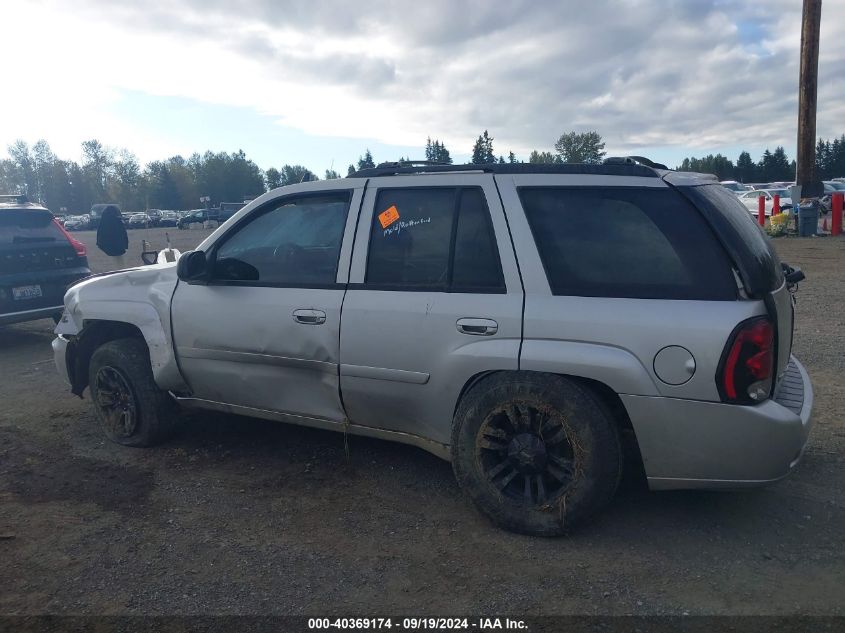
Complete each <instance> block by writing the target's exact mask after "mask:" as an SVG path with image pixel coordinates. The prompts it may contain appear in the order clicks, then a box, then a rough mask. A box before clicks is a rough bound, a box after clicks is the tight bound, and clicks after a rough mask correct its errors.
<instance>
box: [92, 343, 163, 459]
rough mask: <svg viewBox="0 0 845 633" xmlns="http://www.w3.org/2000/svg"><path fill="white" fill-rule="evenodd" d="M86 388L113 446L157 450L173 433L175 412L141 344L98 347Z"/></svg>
mask: <svg viewBox="0 0 845 633" xmlns="http://www.w3.org/2000/svg"><path fill="white" fill-rule="evenodd" d="M88 384H89V388H90V393H91V400H92V402H93V403H94V415H95V417H96V418H97V422H98V423H99V425H100V428H101V429H102V430H103V433H105V434H106V437H108V438H109V439H110V440H112V441H113V442H116V443H118V444H123V445H124V446H155V445H156V444H160V443H161V442H163V441H164V440H166V439H167V438H168V437H170V436H171V435H172V433H173V430H174V428H175V426H176V417H177V408H176V405H175V403H174V402H173V400H172V399H171V398H170V396H169V395H168V394H167V393H166V392H164V391H162V390H161V389H159V388H158V385H156V383H155V380H153V372H152V368H151V367H150V356H149V350H148V348H147V345H146V343H145V342H144V341H143V340H141V339H137V338H124V339H117V340H114V341H109V342H108V343H105V344H103V345H102V346H100V347H99V348H97V350H96V351H95V352H94V354H93V355H92V356H91V363H90V369H89V373H88Z"/></svg>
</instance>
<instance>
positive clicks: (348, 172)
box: [346, 165, 355, 176]
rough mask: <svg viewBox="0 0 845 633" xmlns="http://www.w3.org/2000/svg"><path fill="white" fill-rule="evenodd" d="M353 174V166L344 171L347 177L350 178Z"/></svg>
mask: <svg viewBox="0 0 845 633" xmlns="http://www.w3.org/2000/svg"><path fill="white" fill-rule="evenodd" d="M354 173H355V165H350V166H349V167H348V168H347V169H346V175H347V176H351V175H352V174H354Z"/></svg>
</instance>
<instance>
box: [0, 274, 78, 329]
mask: <svg viewBox="0 0 845 633" xmlns="http://www.w3.org/2000/svg"><path fill="white" fill-rule="evenodd" d="M80 259H82V260H83V261H85V262H87V260H85V258H80ZM90 274H91V271H90V270H89V269H88V266H87V265H85V266H77V267H74V268H63V269H56V270H33V271H28V272H17V273H5V274H3V275H0V325H8V324H10V323H22V322H24V321H35V320H37V319H44V318H48V317H51V316H53V315H55V314H61V313H62V311H64V309H65V306H64V296H65V292H66V291H67V289H68V288H69V287H70V286H72V285H73V284H74V283H76V282H77V281H79V280H80V279H84V278H85V277H88V276H89V275H90ZM29 285H37V286H39V287H40V288H41V292H42V296H40V297H38V298H32V299H26V300H23V301H15V300H14V299H12V294H13V288H14V287H16V286H29Z"/></svg>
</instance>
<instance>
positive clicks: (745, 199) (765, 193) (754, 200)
mask: <svg viewBox="0 0 845 633" xmlns="http://www.w3.org/2000/svg"><path fill="white" fill-rule="evenodd" d="M775 195H778V196H780V208H781V211H786V210H787V209H791V208H792V198H790V197H789V189H755V190H753V191H746V192H744V193H740V194H739V196H738V197H739V201H740V202H742V204H744V205H745V208H746V209H748V210H749V211H750V212H751V213H752V214H753V215H757V211H758V206H757V205H759V204H760V203H759V202H758V200H759V199H760V198H764V199H765V200H766V215H767V216H770V215H772V205H773V204H774V196H775Z"/></svg>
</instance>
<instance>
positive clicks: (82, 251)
mask: <svg viewBox="0 0 845 633" xmlns="http://www.w3.org/2000/svg"><path fill="white" fill-rule="evenodd" d="M53 222H55V223H56V226H57V227H59V230H60V231H61V232H62V233H64V235H65V237H66V238H67V241H68V242H70V245H71V246H73V250H75V251H76V254H77V256H79V257H85V256H86V255H87V254H88V249H87V248H86V247H85V244H83V243H82V242H80V241H79V240H77V239H75V238H74V237H73V236H72V235H71V234H70V233H68V232H67V229H66V228H65V227H63V226H62V223H61V222H59V220H58V219H57V218H53Z"/></svg>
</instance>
